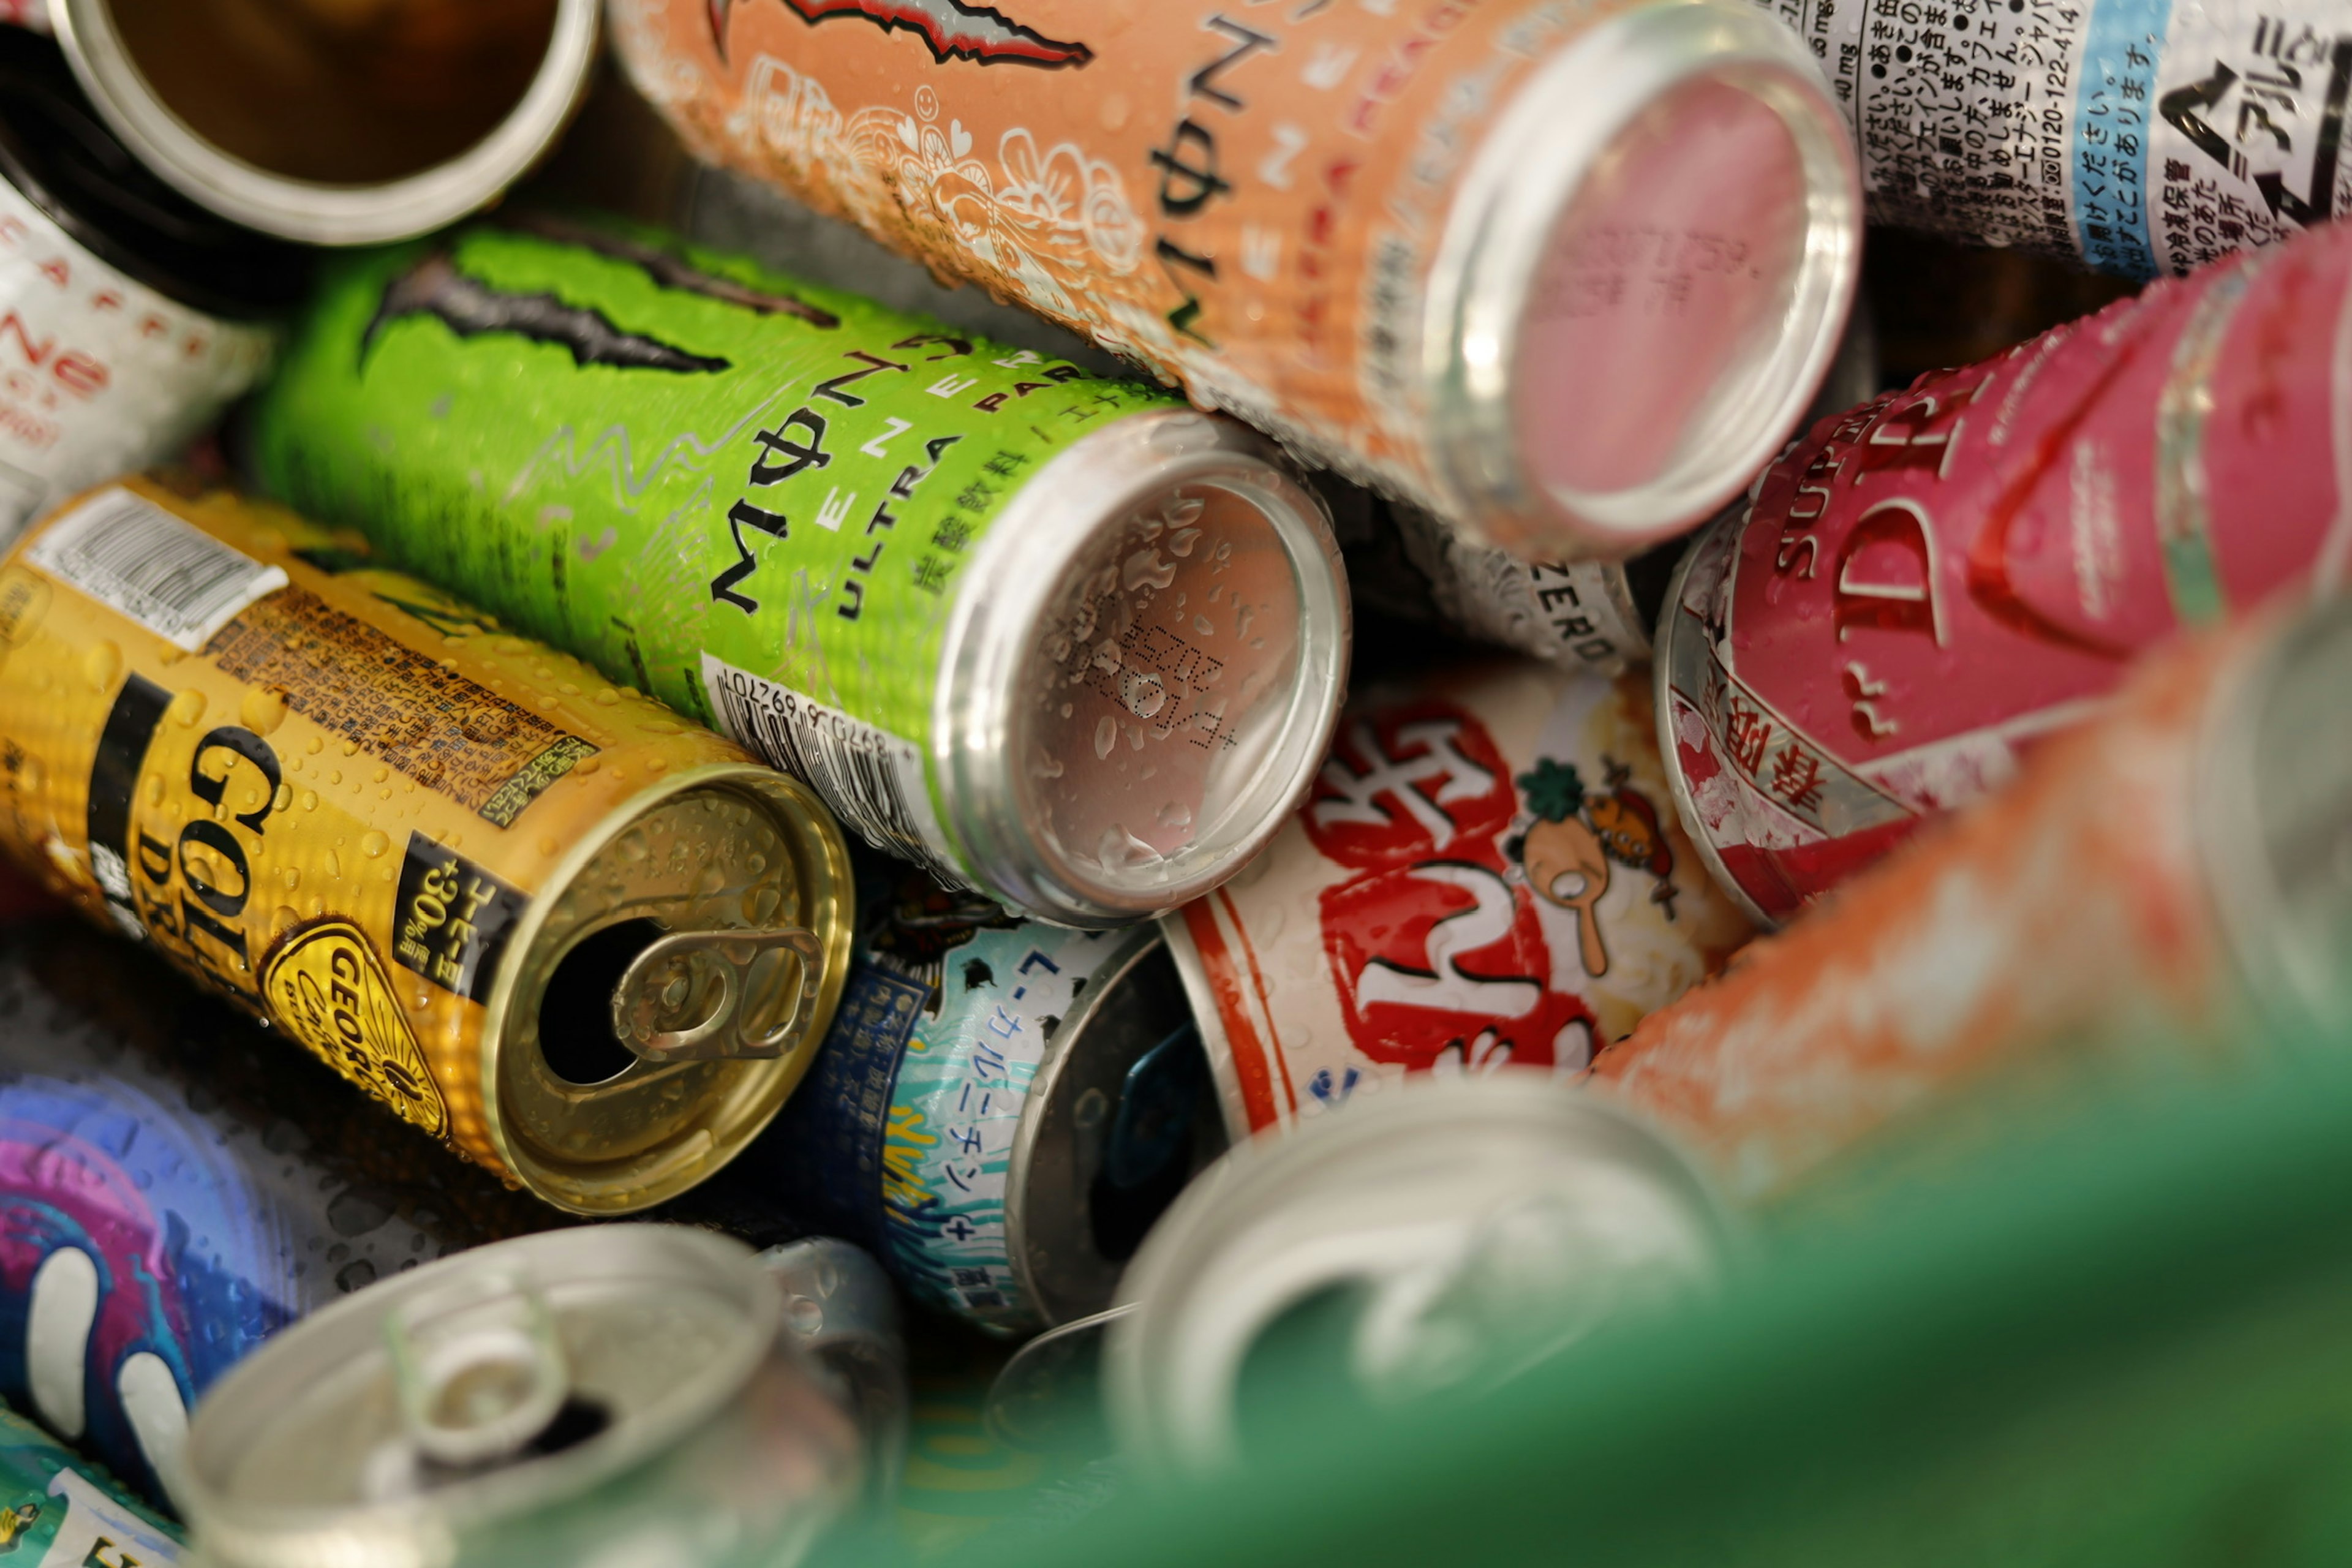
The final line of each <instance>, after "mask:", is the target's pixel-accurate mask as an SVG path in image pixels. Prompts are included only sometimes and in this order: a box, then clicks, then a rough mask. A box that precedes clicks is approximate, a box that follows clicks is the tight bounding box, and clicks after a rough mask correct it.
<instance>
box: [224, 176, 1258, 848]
mask: <svg viewBox="0 0 2352 1568" xmlns="http://www.w3.org/2000/svg"><path fill="white" fill-rule="evenodd" d="M524 221H525V222H526V223H527V225H528V226H493V225H481V226H474V227H471V228H467V229H464V230H461V231H459V232H458V233H457V234H456V235H455V236H453V237H448V238H446V239H445V240H443V241H441V242H437V243H436V244H435V245H432V246H429V247H423V248H415V247H411V248H404V249H395V250H392V251H385V252H378V253H374V254H373V255H370V256H365V257H362V258H352V259H350V260H348V261H347V262H345V263H344V264H343V265H342V267H341V270H340V271H338V272H336V273H334V274H333V275H332V277H331V281H330V283H329V285H328V287H327V289H326V290H325V293H324V295H323V297H322V299H321V300H320V303H319V305H318V306H317V308H316V309H315V310H314V311H313V312H312V314H311V316H310V319H309V321H308V322H307V323H306V325H305V327H304V329H303V331H301V332H300V334H299V336H298V339H297V341H296V342H295V343H294V344H293V345H292V346H291V348H290V349H289V352H288V353H287V355H286V363H285V366H284V369H283V371H282V373H281V374H279V375H278V378H277V379H276V381H275V382H274V383H273V385H272V389H271V391H270V393H269V395H268V397H267V398H266V399H265V401H264V403H263V404H262V405H261V408H260V411H259V416H258V418H257V432H256V435H257V439H256V443H255V445H256V456H257V465H258V468H259V471H260V473H261V475H262V477H263V479H265V481H266V482H267V483H268V486H269V487H270V489H272V490H273V491H274V492H276V493H278V494H279V495H281V496H284V497H285V498H286V499H288V500H290V501H292V502H293V503H294V504H296V505H298V506H299V507H302V508H303V509H305V510H309V511H310V512H312V513H314V514H316V515H318V516H320V517H322V518H326V519H328V520H330V521H338V522H348V523H352V524H354V525H360V526H364V527H365V528H366V529H367V531H369V533H370V535H371V536H372V537H373V539H375V540H376V541H377V542H378V543H379V544H380V545H381V546H382V547H383V549H384V550H385V551H386V552H387V554H388V555H389V556H390V557H391V558H393V559H394V560H397V561H400V562H401V563H404V564H406V565H408V566H410V567H411V568H413V569H417V570H421V571H425V572H428V573H430V574H433V575H434V576H435V577H436V580H438V581H444V582H447V583H449V584H452V585H453V586H454V587H456V588H457V589H458V590H459V591H460V592H463V593H466V594H467V595H472V596H473V597H474V598H476V599H477V600H478V601H479V602H480V603H481V604H483V605H485V606H486V607H488V608H489V609H491V610H494V611H496V612H498V613H499V614H501V615H504V616H508V617H509V618H510V619H512V620H513V621H514V622H516V623H517V624H518V625H520V626H523V627H524V628H526V629H528V630H530V631H531V632H532V633H534V634H536V635H538V636H541V637H546V638H548V639H549V640H550V641H551V642H554V643H556V644H558V645H559V646H562V647H567V648H570V649H572V650H574V651H576V652H577V653H579V654H580V655H581V656H582V657H583V658H587V659H589V660H590V661H591V662H592V663H593V664H595V665H597V666H598V667H600V668H602V669H604V671H605V673H606V674H607V675H609V676H610V677H611V678H612V679H615V680H619V681H625V682H627V683H629V684H630V685H632V686H635V687H636V688H638V689H643V690H645V691H647V692H649V693H651V694H652V695H654V696H656V697H659V698H661V699H662V700H665V701H667V702H669V703H670V704H672V705H673V706H675V707H677V709H678V710H680V711H682V712H687V713H690V714H694V715H696V716H698V717H699V718H701V719H702V720H703V721H705V722H707V723H709V725H711V726H712V727H713V728H715V729H718V730H720V731H724V732H726V733H728V734H730V735H732V736H733V737H735V738H736V739H737V740H739V741H740V742H743V743H744V744H746V745H748V746H750V747H751V748H752V749H753V750H755V751H758V752H761V753H762V754H764V755H765V756H766V757H767V758H768V759H769V760H770V761H771V762H772V763H775V764H776V765H778V766H780V767H782V768H783V769H785V771H787V772H790V773H794V774H796V775H797V776H800V777H803V778H805V779H808V780H810V781H812V782H813V783H816V784H819V786H820V787H821V789H823V791H824V793H825V794H826V795H827V797H828V799H829V800H830V801H831V803H832V804H833V805H834V806H835V809H836V810H837V811H839V812H840V813H841V814H842V816H843V817H844V819H845V821H848V822H849V823H850V824H851V825H852V826H856V827H857V828H859V829H860V830H861V831H862V832H863V833H864V834H865V836H866V837H868V838H869V839H870V840H872V841H873V842H875V843H877V844H880V845H885V846H887V847H891V848H892V849H893V850H894V851H895V852H896V853H898V854H899V855H902V856H906V857H908V858H916V859H922V860H927V861H929V863H931V864H933V865H934V866H936V867H937V868H939V869H940V870H941V871H942V872H943V874H945V875H948V876H969V875H970V874H971V872H970V868H967V867H965V866H964V865H963V864H962V862H961V858H960V856H959V854H958V852H957V849H956V847H955V845H954V844H953V843H952V841H951V840H950V838H949V837H947V836H945V835H944V834H943V833H942V831H941V826H940V821H941V811H940V803H939V802H938V801H937V799H936V796H935V793H934V791H933V788H932V785H931V783H930V782H929V772H928V764H927V762H926V759H927V758H928V757H929V754H930V752H931V750H932V747H933V742H934V736H933V733H932V720H933V698H934V696H935V694H936V691H937V688H938V685H939V681H940V657H941V647H942V645H943V642H944V639H945V637H946V636H947V629H948V624H949V621H950V616H952V615H953V613H954V611H955V607H956V605H957V601H958V590H959V588H960V586H961V572H962V571H963V568H964V566H965V564H966V563H967V561H968V560H969V558H970V557H971V554H972V553H973V552H975V551H976V550H977V549H978V548H979V546H980V544H981V542H982V540H983V539H984V538H985V537H986V536H987V535H988V532H989V531H990V529H991V527H992V524H993V523H994V521H996V520H997V519H998V518H999V517H1000V516H1002V515H1003V513H1004V512H1005V510H1007V509H1008V508H1009V507H1010V506H1011V505H1012V504H1013V500H1014V498H1016V497H1017V496H1019V494H1020V493H1021V491H1022V489H1023V487H1024V486H1025V485H1026V484H1027V483H1028V482H1029V481H1030V480H1031V479H1033V478H1034V476H1035V475H1036V474H1037V473H1038V472H1039V471H1040V470H1041V469H1042V468H1044V467H1045V464H1046V463H1047V462H1048V461H1049V460H1050V459H1051V458H1053V457H1054V456H1055V455H1057V454H1058V453H1060V452H1062V451H1065V450H1066V449H1067V448H1068V447H1069V446H1070V445H1071V444H1072V443H1073V442H1075V441H1076V440H1078V439H1079V438H1081V437H1086V436H1087V435H1090V434H1092V433H1093V432H1095V431H1097V430H1099V429H1102V428H1104V427H1106V426H1109V425H1111V424H1113V423H1115V422H1117V421H1118V420H1119V419H1121V418H1123V417H1126V416H1130V415H1133V414H1137V413H1139V412H1143V411H1147V410H1154V409H1166V408H1170V407H1171V406H1181V405H1176V404H1175V403H1174V400H1172V399H1171V398H1170V397H1168V396H1167V395H1164V394H1161V393H1160V392H1158V391H1156V390H1153V389H1151V388H1149V387H1146V386H1142V385H1139V384H1136V383H1134V382H1130V381H1117V380H1106V379H1103V378H1101V377H1098V376H1097V375H1095V374H1091V373H1089V372H1087V371H1084V370H1082V369H1080V368H1079V367H1078V366H1076V365H1074V364H1070V363H1066V362H1060V361H1055V360H1053V359H1050V358H1048V357H1046V356H1045V355H1042V354H1039V353H1035V352H1034V351H1033V350H1027V349H1014V348H1011V347H1008V346H1005V345H1002V344H996V343H992V342H987V341H986V340H984V339H980V338H976V337H973V336H971V335H969V334H966V333H962V332H960V331H957V330H955V329H951V328H948V327H946V326H944V325H942V324H941V323H939V322H936V321H929V320H928V319H926V318H922V317H918V316H910V315H906V314H902V313H900V312H898V311H896V310H887V309H885V308H883V307H881V306H877V305H875V304H872V303H871V302H869V301H866V300H860V299H858V298H857V297H856V296H855V295H851V294H846V293H844V292H842V291H840V290H837V289H826V288H823V287H818V286H814V285H809V284H803V283H801V282H799V281H797V280H794V279H788V278H785V277H782V276H781V275H779V274H777V273H774V272H772V271H769V270H768V269H766V268H761V267H760V266H758V265H756V264H754V263H752V262H750V261H747V260H744V259H742V258H733V257H722V256H719V255H717V254H715V253H712V252H709V251H706V250H702V249H699V248H697V247H688V246H684V245H680V244H678V243H677V242H676V241H674V240H671V239H669V238H667V237H663V236H659V235H656V234H652V233H650V232H648V231H642V230H636V229H626V230H625V229H621V228H618V227H613V226H602V225H598V226H590V225H586V224H575V223H572V222H570V221H568V220H555V219H547V218H536V219H529V220H524ZM1180 532H1181V531H1180ZM1193 543H1194V542H1193V541H1187V542H1186V544H1187V548H1188V549H1189V548H1192V547H1193ZM1218 544H1219V541H1218V540H1217V539H1216V538H1215V537H1214V535H1213V532H1212V533H1211V534H1210V536H1208V537H1206V538H1200V539H1198V541H1197V548H1198V549H1199V550H1201V551H1203V552H1214V551H1215V550H1216V549H1217V547H1218ZM1140 581H1141V579H1139V578H1135V577H1134V576H1133V574H1130V576H1129V581H1128V582H1127V584H1126V590H1127V591H1132V590H1134V589H1135V588H1136V587H1137V586H1138V584H1139V582H1140ZM1195 608H1196V610H1201V611H1202V612H1203V613H1204V615H1205V614H1207V613H1214V614H1216V615H1218V616H1220V617H1223V616H1224V615H1225V614H1226V612H1225V611H1224V610H1221V609H1219V608H1218V607H1217V606H1216V605H1209V606H1205V607H1203V606H1195ZM1208 624H1209V623H1208V622H1207V621H1206V620H1205V619H1203V621H1202V625H1203V626H1206V625H1208ZM1246 624H1247V623H1246V621H1245V620H1244V621H1243V622H1242V623H1241V625H1242V626H1246ZM1221 629H1223V630H1225V631H1226V632H1227V633H1228V634H1229V635H1230V636H1235V637H1237V636H1240V635H1243V634H1242V633H1241V632H1239V631H1237V630H1234V628H1233V627H1223V628H1221ZM1202 635H1206V634H1202ZM1156 637H1157V639H1158V640H1157V641H1156V642H1154V643H1153V645H1152V647H1148V648H1131V649H1129V654H1128V657H1129V661H1130V668H1135V669H1137V670H1139V671H1142V672H1144V674H1145V675H1146V676H1148V678H1149V679H1152V680H1155V681H1157V680H1161V679H1164V680H1165V681H1166V682H1167V684H1168V686H1169V688H1170V689H1171V690H1175V691H1181V692H1191V691H1192V688H1191V687H1189V686H1187V685H1186V684H1185V675H1186V671H1188V670H1192V669H1194V668H1195V667H1196V666H1197V665H1198V662H1199V660H1200V658H1201V657H1202V655H1201V652H1200V650H1199V649H1197V648H1188V647H1186V646H1184V645H1183V644H1182V642H1181V638H1180V637H1177V636H1176V635H1175V634H1173V633H1170V632H1168V631H1167V630H1166V629H1165V628H1162V629H1161V631H1160V633H1158V634H1156ZM1188 660H1189V661H1190V662H1188ZM1155 661H1156V662H1155ZM1193 717H1194V715H1193V714H1192V712H1191V710H1187V711H1186V714H1185V721H1186V722H1191V721H1192V719H1193Z"/></svg>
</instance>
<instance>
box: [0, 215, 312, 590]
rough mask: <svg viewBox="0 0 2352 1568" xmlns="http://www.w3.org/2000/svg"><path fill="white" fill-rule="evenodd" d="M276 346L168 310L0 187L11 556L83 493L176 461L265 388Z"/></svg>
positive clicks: (268, 335) (0, 329) (2, 379)
mask: <svg viewBox="0 0 2352 1568" xmlns="http://www.w3.org/2000/svg"><path fill="white" fill-rule="evenodd" d="M276 341H277V332H276V331H275V330H274V329H272V328H270V327H268V326H265V325H261V324H257V323H250V322H242V321H224V320H222V319H221V318H219V317H216V316H212V315H208V314H206V313H205V312H204V311H201V310H194V309H193V308H191V307H189V306H186V305H183V304H180V303H178V302H177V301H175V300H168V299H165V298H164V297H163V295H162V294H160V293H158V292H156V291H155V290H154V289H151V288H149V287H148V286H147V285H146V284H144V283H142V282H140V281H139V280H138V279H135V278H131V277H130V276H128V275H127V274H125V273H123V272H122V271H121V270H120V269H119V268H114V267H111V266H110V265H108V264H107V263H106V262H105V261H104V260H103V259H101V258H99V257H97V256H94V255H92V254H91V253H90V252H89V250H88V249H87V248H86V247H83V246H82V245H80V244H79V243H78V242H77V241H76V240H75V239H74V238H73V237H72V236H70V235H68V234H67V233H66V231H65V230H64V229H62V228H60V227H58V225H57V224H56V223H55V222H54V221H52V220H51V219H50V218H49V216H47V214H46V213H43V212H42V211H41V210H40V208H38V207H37V206H36V205H33V204H32V203H31V202H30V201H27V200H26V198H25V195H24V193H22V192H21V191H18V190H17V189H16V187H15V186H14V185H12V184H9V183H8V182H7V181H6V180H5V179H0V373H5V374H0V546H5V545H6V543H7V542H9V541H10V540H12V539H13V538H15V537H16V533H17V531H19V530H20V529H22V528H23V527H24V526H25V524H26V522H28V521H31V520H32V519H33V518H34V517H35V516H37V515H38V514H39V513H41V512H42V511H45V510H47V509H48V508H50V507H52V506H55V505H56V504H57V503H58V502H59V501H61V500H65V499H66V497H68V496H69V495H71V494H73V493H74V492H75V491H76V490H79V489H83V488H84V487H86V486H89V485H93V484H97V483H98V482H100V480H102V479H109V478H111V477H112V476H113V475H116V474H119V473H122V472H124V471H126V470H129V469H132V468H142V467H144V466H145V465H147V464H149V463H154V462H160V461H162V460H163V459H164V458H169V457H170V456H172V454H173V453H174V452H176V451H177V450H178V449H179V448H180V447H182V446H183V445H184V444H185V443H186V441H187V440H188V439H189V437H193V436H194V435H195V434H196V433H197V432H198V431H199V430H201V429H203V428H204V427H205V426H206V425H209V424H211V423H212V421H213V420H214V419H215V418H217V417H218V416H219V415H220V412H221V410H222V409H223V408H225V407H226V406H227V405H228V403H229V401H230V399H232V398H234V397H236V395H238V394H239V393H241V392H243V391H245V390H246V389H247V387H249V386H251V385H252V384H254V383H255V382H257V381H258V380H259V379H260V378H261V374H262V372H263V371H264V370H266V369H267V368H268V364H269V357H270V351H271V349H272V347H273V346H274V345H275V343H276Z"/></svg>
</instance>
